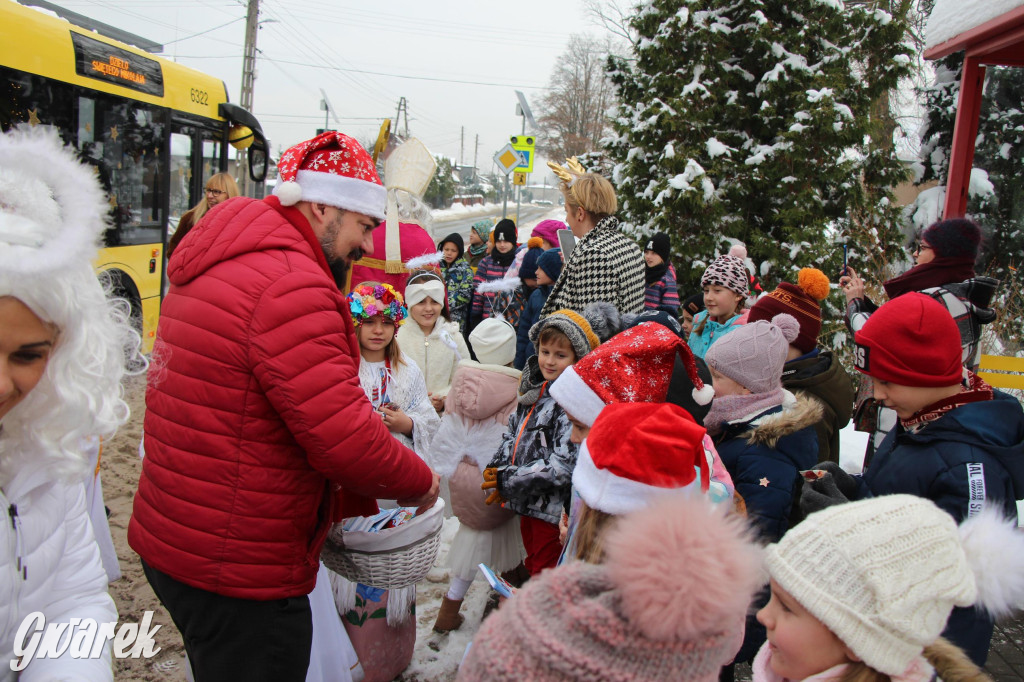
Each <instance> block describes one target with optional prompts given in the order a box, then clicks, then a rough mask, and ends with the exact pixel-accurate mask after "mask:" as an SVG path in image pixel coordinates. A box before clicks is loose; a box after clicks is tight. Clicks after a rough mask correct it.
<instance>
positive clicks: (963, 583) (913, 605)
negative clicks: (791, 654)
mask: <svg viewBox="0 0 1024 682" xmlns="http://www.w3.org/2000/svg"><path fill="white" fill-rule="evenodd" d="M968 523H970V521H969V522H968ZM1017 544H1018V545H1019V544H1020V543H1019V542H1018V543H1017ZM765 564H766V567H767V568H768V572H769V573H770V574H771V577H772V578H773V579H774V580H775V582H776V583H778V585H779V586H780V587H782V589H784V590H785V591H786V592H788V593H789V594H790V595H792V596H793V598H794V599H796V600H797V601H798V602H800V604H801V605H802V606H803V607H804V608H806V609H807V610H808V611H809V612H810V613H811V614H812V615H814V617H815V618H817V619H818V620H820V621H821V622H822V623H824V624H825V625H826V626H827V627H828V629H829V630H831V631H832V632H833V633H835V635H836V636H837V637H838V638H839V639H840V640H842V641H843V643H844V644H846V646H848V647H849V648H850V649H851V650H852V651H853V652H854V653H855V654H856V655H857V656H858V657H859V658H860V659H861V660H863V661H864V662H865V663H866V664H868V665H869V666H870V667H872V668H874V669H875V670H877V671H879V672H882V673H886V674H887V675H899V674H901V673H903V672H904V671H905V670H906V669H907V667H908V666H909V665H910V663H911V661H913V660H914V659H915V658H916V657H917V656H919V655H921V652H922V651H923V649H924V647H926V646H928V645H929V644H931V643H933V642H934V641H935V640H936V639H938V637H939V635H940V633H941V632H942V630H943V628H945V627H946V620H947V619H948V618H949V614H950V611H952V610H953V607H954V606H970V605H972V604H974V602H975V601H976V599H977V597H978V589H977V586H976V584H975V577H974V575H973V573H972V570H971V567H970V565H969V562H968V558H967V556H966V555H965V552H964V549H963V547H962V544H961V539H960V535H959V534H958V531H957V525H956V522H955V521H954V520H953V517H952V516H950V515H949V514H947V513H946V512H944V511H943V510H941V509H939V508H938V507H937V506H935V504H934V503H932V502H931V501H929V500H926V499H924V498H921V497H916V496H913V495H884V496H881V497H875V498H872V499H869V500H862V501H860V502H851V503H849V504H841V505H836V506H834V507H829V508H827V509H824V510H822V511H819V512H817V513H814V514H811V515H810V516H808V517H807V518H806V519H805V520H804V521H802V522H801V523H800V524H799V525H798V526H795V527H794V528H791V529H790V531H789V532H788V533H786V535H785V536H784V537H783V538H782V540H781V541H779V543H778V544H775V545H770V546H769V547H768V549H767V557H766V560H765ZM1007 570H1009V569H1007Z"/></svg>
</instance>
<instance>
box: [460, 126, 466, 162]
mask: <svg viewBox="0 0 1024 682" xmlns="http://www.w3.org/2000/svg"><path fill="white" fill-rule="evenodd" d="M465 151H466V126H462V127H461V128H459V165H460V166H465V165H466V156H465Z"/></svg>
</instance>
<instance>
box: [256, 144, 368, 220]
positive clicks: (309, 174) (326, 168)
mask: <svg viewBox="0 0 1024 682" xmlns="http://www.w3.org/2000/svg"><path fill="white" fill-rule="evenodd" d="M277 168H278V173H279V181H278V183H277V186H276V187H275V188H274V195H275V196H276V197H277V198H278V199H280V200H281V204H282V205H284V206H294V205H295V204H297V203H299V202H300V201H311V202H315V203H318V204H327V205H328V206H334V207H335V208H340V209H343V210H346V211H354V212H356V213H362V214H363V215H368V216H370V217H371V218H376V219H377V220H384V215H385V206H386V205H387V199H388V196H387V190H386V189H385V188H384V183H382V182H381V180H380V176H379V175H377V168H376V166H375V164H374V163H373V159H372V158H371V157H370V155H369V154H367V153H366V150H365V149H363V146H362V145H361V144H359V143H358V142H356V141H355V140H353V139H352V138H351V137H349V136H348V135H345V134H344V133H339V132H336V131H328V132H326V133H323V134H322V135H318V136H316V137H314V138H313V139H312V140H306V141H305V142H300V143H299V144H297V145H295V146H294V147H292V148H291V149H289V150H288V151H286V152H285V153H284V154H283V155H282V156H281V160H280V161H278V163H277Z"/></svg>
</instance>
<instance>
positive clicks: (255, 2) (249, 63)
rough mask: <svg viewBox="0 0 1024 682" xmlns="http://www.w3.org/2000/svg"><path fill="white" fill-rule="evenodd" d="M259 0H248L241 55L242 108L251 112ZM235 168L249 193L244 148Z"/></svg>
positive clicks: (236, 156) (247, 166)
mask: <svg viewBox="0 0 1024 682" xmlns="http://www.w3.org/2000/svg"><path fill="white" fill-rule="evenodd" d="M259 16H260V0H249V11H248V13H247V14H246V15H245V52H244V55H243V57H242V94H241V103H242V108H243V109H245V110H246V111H248V112H249V113H252V100H253V85H254V84H255V82H256V32H257V31H258V30H259ZM235 168H236V170H237V172H238V180H239V184H240V185H241V189H242V195H243V196H249V195H250V187H249V185H250V183H249V163H248V157H247V156H246V152H245V150H241V149H240V150H238V151H237V152H236V153H235Z"/></svg>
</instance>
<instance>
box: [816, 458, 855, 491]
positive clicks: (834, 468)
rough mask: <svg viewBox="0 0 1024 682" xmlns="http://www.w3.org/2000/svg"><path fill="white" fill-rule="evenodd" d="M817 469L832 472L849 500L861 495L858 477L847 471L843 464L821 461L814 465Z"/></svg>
mask: <svg viewBox="0 0 1024 682" xmlns="http://www.w3.org/2000/svg"><path fill="white" fill-rule="evenodd" d="M814 468H815V469H820V470H821V471H827V472H828V473H830V474H832V478H833V480H834V481H835V484H836V487H837V488H839V492H841V493H842V494H843V497H845V498H846V499H847V500H856V499H858V498H859V497H860V494H859V493H860V484H859V483H858V482H857V479H856V478H854V477H853V476H851V475H850V474H848V473H846V472H845V471H844V470H843V468H842V467H841V466H839V465H838V464H836V463H835V462H819V463H818V464H815V465H814Z"/></svg>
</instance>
